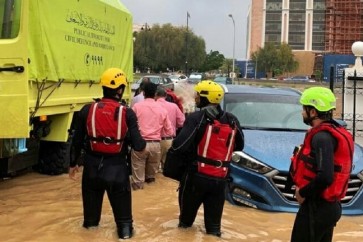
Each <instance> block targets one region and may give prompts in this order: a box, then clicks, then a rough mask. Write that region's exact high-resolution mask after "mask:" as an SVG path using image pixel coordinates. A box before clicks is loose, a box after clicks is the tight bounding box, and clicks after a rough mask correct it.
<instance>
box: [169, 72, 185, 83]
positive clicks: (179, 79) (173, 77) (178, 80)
mask: <svg viewBox="0 0 363 242" xmlns="http://www.w3.org/2000/svg"><path fill="white" fill-rule="evenodd" d="M169 78H170V79H171V80H172V81H173V82H174V84H177V83H183V82H186V81H187V80H188V77H187V76H186V75H183V74H173V75H169Z"/></svg>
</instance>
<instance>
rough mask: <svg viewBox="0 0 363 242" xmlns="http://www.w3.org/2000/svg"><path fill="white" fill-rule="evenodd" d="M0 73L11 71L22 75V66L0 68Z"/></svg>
mask: <svg viewBox="0 0 363 242" xmlns="http://www.w3.org/2000/svg"><path fill="white" fill-rule="evenodd" d="M2 71H13V72H16V73H22V72H24V66H13V67H0V72H2Z"/></svg>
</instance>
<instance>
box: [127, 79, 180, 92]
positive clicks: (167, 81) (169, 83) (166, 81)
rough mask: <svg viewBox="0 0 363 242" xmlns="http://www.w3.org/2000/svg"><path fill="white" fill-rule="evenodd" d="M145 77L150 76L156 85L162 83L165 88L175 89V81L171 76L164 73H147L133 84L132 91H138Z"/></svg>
mask: <svg viewBox="0 0 363 242" xmlns="http://www.w3.org/2000/svg"><path fill="white" fill-rule="evenodd" d="M144 78H148V79H149V80H150V81H151V82H152V83H154V84H156V85H161V86H162V87H164V88H168V89H170V90H172V91H174V83H173V82H172V80H171V79H170V78H169V77H167V76H162V75H160V76H159V75H146V76H143V77H141V78H140V79H139V80H138V81H137V82H135V83H133V84H131V91H133V92H134V91H136V89H138V88H139V86H140V83H141V82H142V80H143V79H144Z"/></svg>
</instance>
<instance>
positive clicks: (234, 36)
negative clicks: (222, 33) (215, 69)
mask: <svg viewBox="0 0 363 242" xmlns="http://www.w3.org/2000/svg"><path fill="white" fill-rule="evenodd" d="M228 17H230V18H231V19H232V21H233V63H232V65H233V66H232V73H233V77H232V78H233V79H234V49H235V40H236V25H235V23H234V18H233V15H232V14H228Z"/></svg>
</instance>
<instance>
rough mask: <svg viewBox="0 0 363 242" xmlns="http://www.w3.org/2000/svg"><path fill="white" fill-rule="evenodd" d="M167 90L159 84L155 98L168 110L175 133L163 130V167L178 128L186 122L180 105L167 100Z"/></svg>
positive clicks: (161, 160)
mask: <svg viewBox="0 0 363 242" xmlns="http://www.w3.org/2000/svg"><path fill="white" fill-rule="evenodd" d="M166 96H167V93H166V90H165V89H164V88H163V87H161V86H159V87H158V88H157V90H156V95H155V99H156V101H157V103H159V104H160V105H161V106H162V107H163V108H164V109H165V110H166V111H167V112H168V117H169V120H170V122H171V125H172V126H173V135H172V136H168V135H166V134H165V133H164V132H163V130H162V132H161V141H160V151H161V157H160V163H161V169H163V168H164V162H165V158H166V152H167V151H168V149H169V148H170V147H171V143H172V141H173V138H174V137H175V135H176V130H177V129H178V128H181V127H182V126H183V124H184V120H185V115H184V114H183V113H182V111H181V110H180V108H179V107H178V105H176V104H175V103H172V102H168V101H166Z"/></svg>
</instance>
